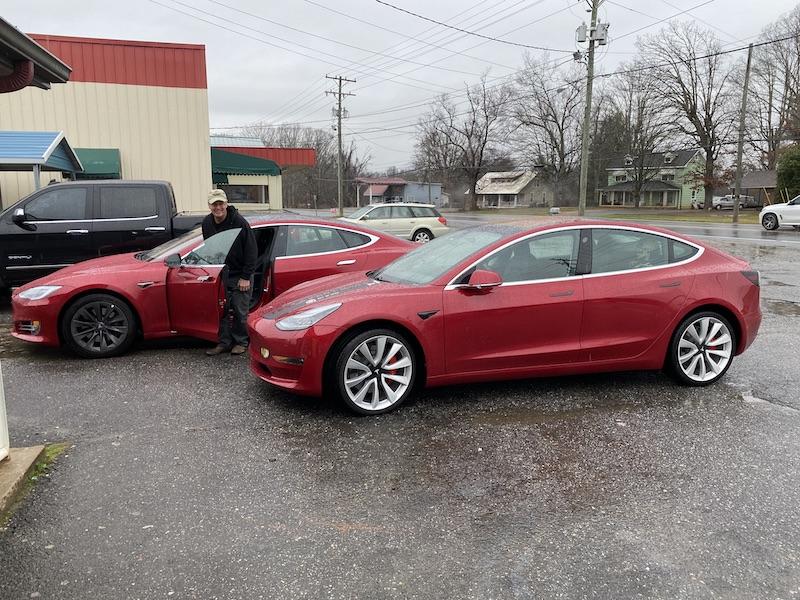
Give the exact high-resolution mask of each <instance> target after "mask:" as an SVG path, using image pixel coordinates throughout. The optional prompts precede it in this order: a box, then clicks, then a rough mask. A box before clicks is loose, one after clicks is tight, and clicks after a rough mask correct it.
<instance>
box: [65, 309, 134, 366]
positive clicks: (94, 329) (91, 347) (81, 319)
mask: <svg viewBox="0 0 800 600" xmlns="http://www.w3.org/2000/svg"><path fill="white" fill-rule="evenodd" d="M135 334H136V317H134V315H133V311H132V310H131V308H130V306H128V303H127V302H125V301H124V300H121V299H120V298H118V297H116V296H112V295H110V294H89V295H88V296H83V297H82V298H78V300H76V301H75V302H73V303H72V304H71V305H70V306H69V308H67V310H66V312H65V313H64V317H63V319H62V320H61V337H62V339H63V340H64V342H65V343H66V345H67V346H68V347H69V348H70V350H72V351H73V352H74V353H75V354H77V355H78V356H82V357H84V358H108V357H110V356H116V355H118V354H123V353H124V352H126V351H127V350H128V349H129V348H130V347H131V344H133V340H134V337H135Z"/></svg>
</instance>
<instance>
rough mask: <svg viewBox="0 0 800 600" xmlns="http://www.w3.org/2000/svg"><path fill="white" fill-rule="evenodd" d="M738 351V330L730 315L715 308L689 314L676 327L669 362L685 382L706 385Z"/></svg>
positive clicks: (729, 364) (727, 364)
mask: <svg viewBox="0 0 800 600" xmlns="http://www.w3.org/2000/svg"><path fill="white" fill-rule="evenodd" d="M735 353H736V334H735V333H734V329H733V327H732V326H731V324H730V322H728V319H726V318H725V317H723V316H722V315H720V314H719V313H716V312H713V311H704V312H699V313H695V314H693V315H689V316H688V317H686V318H685V319H684V320H683V321H681V323H680V325H678V327H677V328H676V329H675V333H674V335H673V336H672V342H670V345H669V359H668V364H669V367H670V370H671V371H672V374H673V376H674V377H675V378H676V379H677V380H678V381H679V382H680V383H682V384H684V385H689V386H705V385H710V384H712V383H714V382H716V381H718V380H719V379H720V378H721V377H722V376H723V375H724V374H725V372H726V371H727V370H728V368H730V366H731V363H732V362H733V355H734V354H735Z"/></svg>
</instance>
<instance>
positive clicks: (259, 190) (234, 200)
mask: <svg viewBox="0 0 800 600" xmlns="http://www.w3.org/2000/svg"><path fill="white" fill-rule="evenodd" d="M218 187H219V189H221V190H224V191H225V195H226V196H228V202H230V203H231V204H267V203H268V202H269V192H268V191H267V186H265V185H220V186H218Z"/></svg>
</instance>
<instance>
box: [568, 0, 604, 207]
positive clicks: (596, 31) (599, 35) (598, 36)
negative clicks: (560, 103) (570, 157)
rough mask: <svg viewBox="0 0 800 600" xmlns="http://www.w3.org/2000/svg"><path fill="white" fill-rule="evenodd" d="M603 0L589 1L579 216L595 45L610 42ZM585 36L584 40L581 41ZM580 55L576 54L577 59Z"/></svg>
mask: <svg viewBox="0 0 800 600" xmlns="http://www.w3.org/2000/svg"><path fill="white" fill-rule="evenodd" d="M601 1H602V0H587V2H589V3H590V4H591V6H592V21H591V25H590V26H589V52H588V56H587V60H586V105H585V106H584V109H583V132H582V135H581V181H580V193H579V196H578V214H579V215H580V216H583V215H584V214H585V213H586V188H587V183H588V181H587V180H588V176H589V125H590V122H591V120H592V81H593V79H594V43H595V41H596V42H598V43H599V44H600V45H601V46H604V45H605V44H606V43H607V41H608V23H605V24H601V25H600V26H599V27H598V25H597V8H598V7H599V6H600V2H601ZM581 36H583V39H581ZM578 41H579V42H582V41H586V25H582V26H581V27H580V28H578ZM578 58H580V53H576V59H578Z"/></svg>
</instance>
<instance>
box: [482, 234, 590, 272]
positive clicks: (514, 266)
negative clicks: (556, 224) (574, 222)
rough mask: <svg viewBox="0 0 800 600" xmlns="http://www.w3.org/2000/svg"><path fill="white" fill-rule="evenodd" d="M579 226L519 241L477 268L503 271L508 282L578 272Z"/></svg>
mask: <svg viewBox="0 0 800 600" xmlns="http://www.w3.org/2000/svg"><path fill="white" fill-rule="evenodd" d="M578 237H579V233H578V230H577V229H575V230H570V231H559V232H556V233H547V234H544V235H540V236H536V237H533V238H529V239H527V240H523V241H521V242H517V243H516V244H513V245H511V246H509V247H508V248H505V249H504V250H501V251H500V252H498V253H496V254H494V255H492V256H490V257H489V258H488V259H486V260H485V261H483V262H482V263H480V264H478V266H477V268H479V269H486V270H489V271H495V272H496V273H499V274H500V276H501V277H502V278H503V281H504V282H509V283H510V282H514V281H535V280H538V279H556V278H560V277H569V276H571V275H574V274H575V269H576V267H577V264H578Z"/></svg>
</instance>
